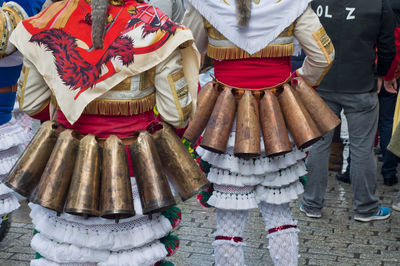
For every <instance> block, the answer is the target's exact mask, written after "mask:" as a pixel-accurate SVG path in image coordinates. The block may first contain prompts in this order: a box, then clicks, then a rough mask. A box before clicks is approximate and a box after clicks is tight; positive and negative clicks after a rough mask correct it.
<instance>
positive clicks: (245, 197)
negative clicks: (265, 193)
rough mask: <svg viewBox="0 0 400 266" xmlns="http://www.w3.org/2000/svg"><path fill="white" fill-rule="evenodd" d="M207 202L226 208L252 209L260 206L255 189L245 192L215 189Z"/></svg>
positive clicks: (216, 206) (219, 207)
mask: <svg viewBox="0 0 400 266" xmlns="http://www.w3.org/2000/svg"><path fill="white" fill-rule="evenodd" d="M207 203H208V204H209V205H211V206H214V207H215V208H218V209H225V210H250V209H256V208H258V205H257V199H256V194H255V192H254V190H253V191H251V192H249V193H245V194H236V193H225V192H221V191H217V190H214V191H213V194H212V195H211V197H210V198H209V199H208V201H207Z"/></svg>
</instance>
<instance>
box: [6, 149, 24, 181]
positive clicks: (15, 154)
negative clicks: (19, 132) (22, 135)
mask: <svg viewBox="0 0 400 266" xmlns="http://www.w3.org/2000/svg"><path fill="white" fill-rule="evenodd" d="M23 151H24V145H17V146H14V147H11V148H9V149H7V150H4V151H0V176H1V175H6V174H8V173H9V172H10V170H11V168H12V167H13V166H14V164H15V162H16V161H17V160H18V158H19V156H20V155H21V154H22V152H23Z"/></svg>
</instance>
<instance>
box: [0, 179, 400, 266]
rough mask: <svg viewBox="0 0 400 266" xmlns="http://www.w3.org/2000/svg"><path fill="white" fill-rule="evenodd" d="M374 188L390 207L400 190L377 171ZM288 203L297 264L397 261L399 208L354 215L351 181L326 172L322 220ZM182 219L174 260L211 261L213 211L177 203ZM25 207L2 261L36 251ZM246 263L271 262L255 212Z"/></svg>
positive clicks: (197, 265) (21, 261) (14, 261)
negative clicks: (295, 225)
mask: <svg viewBox="0 0 400 266" xmlns="http://www.w3.org/2000/svg"><path fill="white" fill-rule="evenodd" d="M378 176H379V178H378V179H379V182H378V191H377V195H379V197H380V200H381V202H382V204H383V205H386V206H390V205H391V204H392V202H393V200H395V199H396V197H397V195H398V194H399V188H400V186H399V184H397V185H395V186H393V187H386V186H383V184H382V180H381V177H380V175H378ZM297 206H298V205H297V203H294V204H293V205H292V207H293V208H292V210H293V213H294V216H295V218H297V219H298V221H299V228H300V230H301V232H300V235H299V236H300V253H301V258H300V262H299V263H300V265H335V266H336V265H363V266H364V265H384V266H387V265H400V213H399V212H394V213H393V214H392V216H391V218H390V219H388V220H385V221H376V222H369V223H360V222H356V221H354V220H353V214H354V213H353V210H352V193H351V187H350V185H347V184H343V183H339V182H338V181H336V179H335V178H334V173H331V174H330V177H329V184H328V190H327V194H326V203H325V208H324V209H323V212H322V214H323V217H322V218H321V219H311V218H307V217H305V216H304V215H303V214H302V213H300V212H299V210H298V208H297ZM180 207H181V209H182V212H183V217H184V220H183V221H182V224H181V226H180V227H179V229H178V230H177V231H176V232H175V233H176V234H177V235H179V236H180V238H181V244H180V248H179V251H178V253H177V254H176V255H175V256H174V257H173V259H172V261H173V262H174V263H175V264H176V265H191V266H207V265H213V260H214V259H213V256H212V253H213V250H212V246H211V242H212V239H213V237H212V233H213V230H214V226H215V212H214V211H213V210H212V209H205V208H203V207H200V206H199V205H198V204H197V203H196V202H195V200H190V201H189V202H188V203H185V204H180ZM28 212H29V211H28V207H27V206H26V205H23V206H22V208H21V209H20V210H18V211H16V212H14V213H13V215H12V218H11V219H12V223H11V227H10V230H9V232H8V234H7V236H6V237H5V239H4V240H3V241H2V242H0V265H7V266H14V265H15V266H16V265H18V266H20V265H29V260H30V259H32V258H33V256H34V252H33V251H32V250H31V249H30V246H29V241H30V239H31V237H32V224H31V223H30V219H29V216H28ZM245 241H246V244H247V246H246V247H245V251H246V265H248V266H250V265H272V262H271V260H270V258H269V253H268V250H267V246H268V243H267V239H266V233H265V231H264V224H263V221H262V218H261V216H260V214H259V213H258V211H252V212H251V213H250V219H249V223H248V226H247V231H246V234H245Z"/></svg>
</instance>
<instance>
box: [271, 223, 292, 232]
mask: <svg viewBox="0 0 400 266" xmlns="http://www.w3.org/2000/svg"><path fill="white" fill-rule="evenodd" d="M289 228H297V226H296V225H291V224H287V225H282V226H278V227H275V228H271V229H269V230H268V233H269V234H272V233H276V232H279V231H282V230H286V229H289Z"/></svg>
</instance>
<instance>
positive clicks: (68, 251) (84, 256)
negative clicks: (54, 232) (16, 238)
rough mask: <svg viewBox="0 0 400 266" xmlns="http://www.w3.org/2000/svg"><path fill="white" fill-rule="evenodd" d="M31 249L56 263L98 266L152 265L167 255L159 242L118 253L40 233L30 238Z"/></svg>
mask: <svg viewBox="0 0 400 266" xmlns="http://www.w3.org/2000/svg"><path fill="white" fill-rule="evenodd" d="M31 246H32V249H34V250H35V251H36V252H38V253H39V254H40V255H41V256H43V257H44V258H46V259H49V260H51V261H54V262H57V263H91V262H95V263H98V266H115V265H152V264H154V263H156V262H157V261H159V260H162V259H163V258H165V257H166V256H167V254H168V252H167V250H166V249H165V246H164V245H163V244H162V243H161V242H160V241H154V242H152V243H150V244H148V245H146V246H144V247H141V248H137V249H130V250H124V251H118V252H110V251H108V250H95V249H90V248H83V247H78V246H74V245H69V244H63V243H58V242H55V241H52V240H50V239H47V238H46V237H44V236H43V235H42V234H41V233H39V234H36V235H35V236H34V237H33V238H32V242H31Z"/></svg>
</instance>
